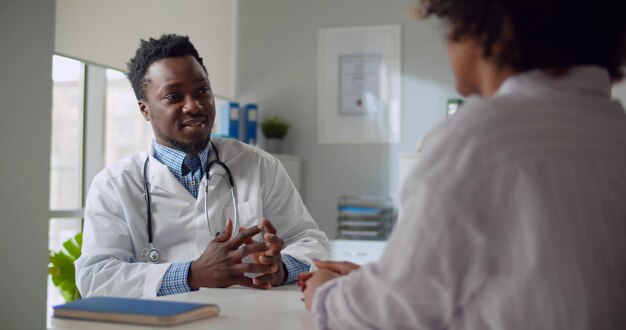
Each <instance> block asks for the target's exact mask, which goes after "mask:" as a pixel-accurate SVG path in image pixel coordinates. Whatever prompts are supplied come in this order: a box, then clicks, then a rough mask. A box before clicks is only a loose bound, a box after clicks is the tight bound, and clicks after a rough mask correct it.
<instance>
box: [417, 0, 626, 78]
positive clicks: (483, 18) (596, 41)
mask: <svg viewBox="0 0 626 330" xmlns="http://www.w3.org/2000/svg"><path fill="white" fill-rule="evenodd" d="M417 10H418V14H419V15H420V16H422V17H428V16H431V15H434V16H438V17H440V18H442V19H443V20H444V21H447V22H448V23H449V24H450V30H449V35H448V38H449V40H452V41H458V40H461V39H464V38H471V39H474V40H476V41H477V42H478V43H479V44H480V45H481V46H482V49H483V52H484V55H485V57H487V58H489V57H491V58H493V59H495V61H496V63H498V64H499V65H502V66H508V67H511V68H512V69H514V70H516V71H520V72H522V71H527V70H531V69H545V70H548V71H550V72H553V73H555V74H562V73H565V72H566V71H567V70H568V69H569V68H570V67H571V66H574V65H598V66H600V67H603V68H606V69H607V70H608V71H609V74H610V76H611V78H612V79H613V80H614V81H619V80H621V79H622V78H623V76H624V68H623V65H624V63H625V59H624V57H625V54H626V1H625V0H585V1H583V0H418V5H417ZM494 46H497V47H498V51H496V52H494Z"/></svg>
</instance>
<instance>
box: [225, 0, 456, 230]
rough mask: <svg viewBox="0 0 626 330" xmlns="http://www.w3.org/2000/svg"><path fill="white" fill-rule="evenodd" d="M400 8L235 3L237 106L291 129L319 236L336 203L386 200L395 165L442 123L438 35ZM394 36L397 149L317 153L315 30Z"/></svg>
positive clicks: (447, 85)
mask: <svg viewBox="0 0 626 330" xmlns="http://www.w3.org/2000/svg"><path fill="white" fill-rule="evenodd" d="M414 4H415V1H412V0H411V1H409V0H385V1H381V0H340V1H337V0H319V1H293V0H263V1H258V0H239V1H238V11H237V18H236V20H237V22H238V25H237V31H238V33H237V48H238V54H237V58H238V60H237V65H236V67H237V70H236V72H237V75H236V81H237V84H236V90H235V94H236V98H237V99H238V100H242V101H257V102H258V103H259V106H260V111H261V116H268V115H270V114H279V115H281V116H283V117H285V118H286V119H287V120H289V121H290V122H291V123H292V128H291V130H290V133H289V134H288V135H287V141H286V149H287V151H290V152H292V153H294V154H296V155H299V156H301V157H302V158H303V160H304V162H303V163H304V171H303V185H304V187H305V190H304V191H303V192H302V194H303V197H304V198H305V202H306V204H307V206H308V208H309V211H310V212H311V214H312V215H313V217H314V218H315V219H316V220H317V221H318V223H319V224H320V227H321V228H322V229H323V230H324V231H326V232H327V233H328V234H329V236H330V237H334V235H335V232H336V228H335V226H336V205H337V199H338V197H339V196H340V195H342V194H382V195H395V193H396V191H397V189H398V170H397V169H398V167H399V164H398V158H399V156H400V155H401V154H403V153H407V152H410V151H413V150H414V149H415V147H416V143H417V140H419V139H420V138H421V137H422V136H423V135H424V134H425V133H426V132H427V131H429V130H430V129H431V128H432V127H433V126H435V125H436V124H437V123H438V122H440V121H442V120H444V119H445V115H446V99H447V98H448V97H455V96H456V93H455V92H454V90H453V78H452V72H451V70H450V69H449V66H448V62H447V56H446V52H445V45H444V42H443V38H442V37H443V33H444V32H443V28H442V27H440V26H439V23H437V22H435V21H433V20H429V21H419V22H418V21H415V20H414V19H413V18H411V17H410V15H409V13H408V12H409V10H410V8H411V6H412V5H414ZM386 24H399V25H401V26H402V71H403V77H402V113H403V114H402V122H403V124H402V125H403V127H402V130H403V131H402V142H401V143H400V144H397V145H380V144H366V145H320V144H318V143H317V127H316V123H317V69H318V66H317V64H318V61H317V59H318V55H317V54H318V49H317V45H318V29H320V28H332V27H347V26H365V25H386Z"/></svg>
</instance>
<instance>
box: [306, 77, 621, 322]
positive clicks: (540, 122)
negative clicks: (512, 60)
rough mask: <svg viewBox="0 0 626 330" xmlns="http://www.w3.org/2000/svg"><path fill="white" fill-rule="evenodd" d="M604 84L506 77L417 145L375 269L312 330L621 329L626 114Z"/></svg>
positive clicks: (329, 288) (347, 289)
mask: <svg viewBox="0 0 626 330" xmlns="http://www.w3.org/2000/svg"><path fill="white" fill-rule="evenodd" d="M609 91H610V81H609V76H608V73H607V72H606V71H605V70H602V69H600V68H597V67H577V68H574V69H572V70H571V72H570V73H569V74H567V75H566V76H564V77H562V78H561V79H554V78H552V77H550V76H547V75H546V74H544V73H543V72H541V71H532V72H528V73H523V74H520V75H516V76H513V77H510V78H508V79H507V80H506V81H505V82H504V83H503V84H502V86H500V88H499V90H498V92H497V93H496V94H495V96H494V97H492V98H488V99H483V98H480V97H470V98H469V99H468V100H467V102H466V103H465V104H464V105H463V106H462V107H461V108H460V109H459V111H457V113H456V114H455V115H454V116H452V118H451V119H449V120H448V121H447V122H445V123H443V124H442V125H440V126H439V127H437V128H436V129H435V130H434V131H433V132H431V134H429V135H428V136H427V137H426V140H425V143H424V146H423V149H422V152H421V154H420V159H419V161H418V162H417V164H416V165H415V166H414V167H413V169H412V170H411V171H410V174H409V176H408V179H407V181H406V182H404V183H403V188H402V191H401V196H400V213H399V222H398V225H397V227H396V228H395V230H394V231H393V233H392V235H391V236H390V238H389V242H388V243H387V245H386V249H385V252H384V253H383V256H382V259H381V261H380V262H379V263H374V264H369V265H366V266H363V267H362V268H361V269H360V270H358V271H355V272H353V273H351V274H350V275H348V276H345V277H342V278H340V279H338V280H334V281H330V282H328V283H326V284H324V285H323V286H321V287H320V288H319V289H318V290H317V292H316V294H315V296H314V299H313V316H314V319H315V321H316V323H317V324H318V326H319V328H320V329H481V330H488V329H512V330H515V329H520V330H521V329H524V330H526V329H626V314H625V313H624V308H625V306H626V113H625V112H624V108H623V107H622V106H621V104H620V103H619V102H617V101H612V100H611V99H610V97H609V94H608V93H609Z"/></svg>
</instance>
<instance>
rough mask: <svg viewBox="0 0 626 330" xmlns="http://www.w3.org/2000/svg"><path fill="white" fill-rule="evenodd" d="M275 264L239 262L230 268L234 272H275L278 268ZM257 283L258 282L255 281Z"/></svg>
mask: <svg viewBox="0 0 626 330" xmlns="http://www.w3.org/2000/svg"><path fill="white" fill-rule="evenodd" d="M277 267H278V266H276V265H266V264H255V263H241V264H236V265H233V266H231V267H230V270H231V271H232V272H234V273H235V274H244V273H262V274H266V273H275V272H276V271H277V270H278V268H277ZM257 284H258V283H257Z"/></svg>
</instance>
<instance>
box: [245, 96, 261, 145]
mask: <svg viewBox="0 0 626 330" xmlns="http://www.w3.org/2000/svg"><path fill="white" fill-rule="evenodd" d="M258 118H259V109H258V106H257V105H256V104H254V103H249V104H246V106H245V107H244V122H245V127H246V130H245V137H244V142H246V143H248V144H251V145H256V144H257V123H258Z"/></svg>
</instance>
